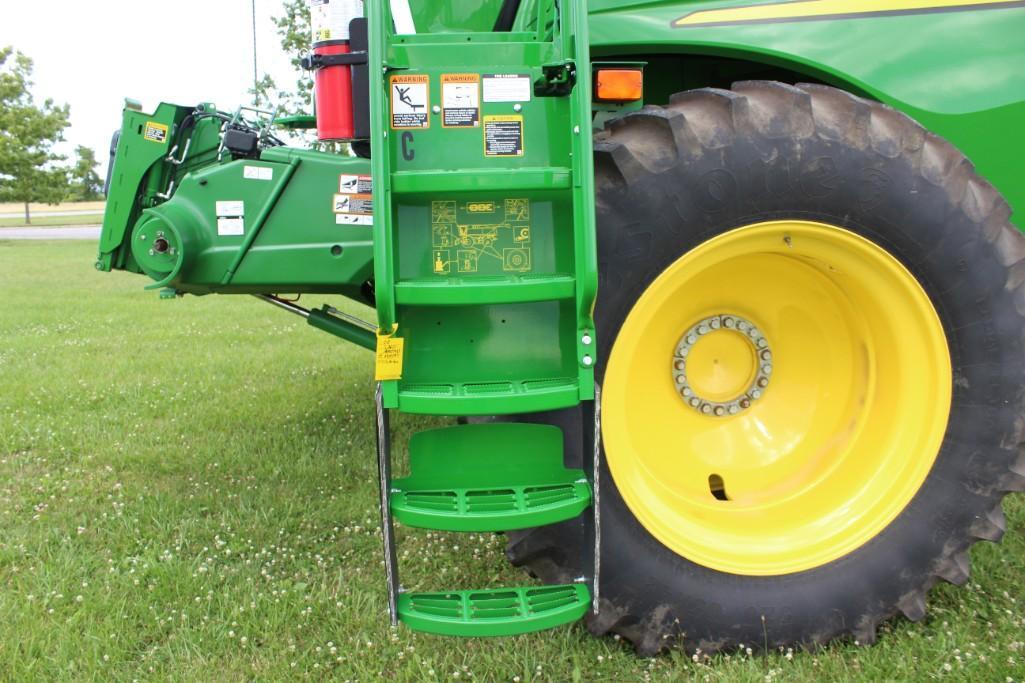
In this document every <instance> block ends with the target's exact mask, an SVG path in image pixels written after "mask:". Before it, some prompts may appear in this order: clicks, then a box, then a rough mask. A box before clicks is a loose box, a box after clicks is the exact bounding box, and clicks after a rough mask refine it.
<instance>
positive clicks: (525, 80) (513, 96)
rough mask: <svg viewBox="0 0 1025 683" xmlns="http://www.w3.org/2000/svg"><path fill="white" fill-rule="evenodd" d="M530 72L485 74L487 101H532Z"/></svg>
mask: <svg viewBox="0 0 1025 683" xmlns="http://www.w3.org/2000/svg"><path fill="white" fill-rule="evenodd" d="M532 90H533V88H532V86H531V83H530V74H484V101H485V102H530V93H531V91H532Z"/></svg>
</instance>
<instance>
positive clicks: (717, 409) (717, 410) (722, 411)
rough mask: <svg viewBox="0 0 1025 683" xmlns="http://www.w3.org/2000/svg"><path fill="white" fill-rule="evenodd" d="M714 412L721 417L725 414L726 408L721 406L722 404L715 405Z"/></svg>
mask: <svg viewBox="0 0 1025 683" xmlns="http://www.w3.org/2000/svg"><path fill="white" fill-rule="evenodd" d="M715 414H716V416H717V417H722V416H723V415H725V414H726V409H725V408H723V407H722V406H716V407H715Z"/></svg>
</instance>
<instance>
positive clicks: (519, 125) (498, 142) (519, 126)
mask: <svg viewBox="0 0 1025 683" xmlns="http://www.w3.org/2000/svg"><path fill="white" fill-rule="evenodd" d="M484 156H486V157H521V156H523V117H522V116H485V117H484Z"/></svg>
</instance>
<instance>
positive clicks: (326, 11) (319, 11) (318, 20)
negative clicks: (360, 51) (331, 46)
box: [309, 0, 363, 43]
mask: <svg viewBox="0 0 1025 683" xmlns="http://www.w3.org/2000/svg"><path fill="white" fill-rule="evenodd" d="M309 5H310V27H311V28H312V29H313V42H315V43H323V42H326V41H329V40H348V39H349V23H350V22H351V21H352V20H353V18H355V17H362V16H363V3H362V2H360V0H310V3H309Z"/></svg>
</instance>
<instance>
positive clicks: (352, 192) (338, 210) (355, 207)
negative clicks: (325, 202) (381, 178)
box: [331, 174, 374, 225]
mask: <svg viewBox="0 0 1025 683" xmlns="http://www.w3.org/2000/svg"><path fill="white" fill-rule="evenodd" d="M373 191H374V183H373V179H372V178H371V177H370V176H368V175H346V174H343V175H342V176H340V177H339V179H338V192H339V193H338V194H336V195H335V196H334V198H333V199H332V200H331V207H332V210H333V211H334V212H335V223H336V224H337V225H373V224H374V197H373V194H371V193H372V192H373Z"/></svg>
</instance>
